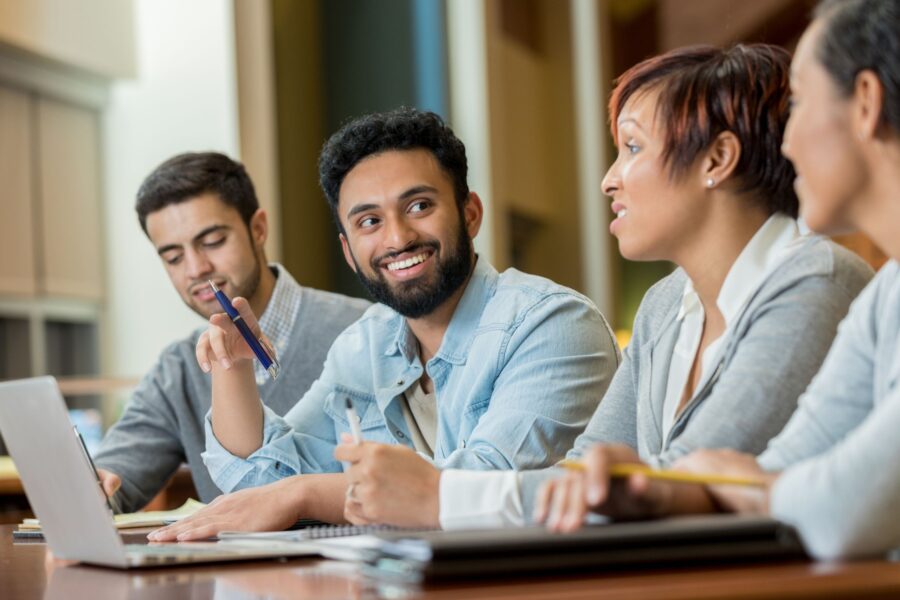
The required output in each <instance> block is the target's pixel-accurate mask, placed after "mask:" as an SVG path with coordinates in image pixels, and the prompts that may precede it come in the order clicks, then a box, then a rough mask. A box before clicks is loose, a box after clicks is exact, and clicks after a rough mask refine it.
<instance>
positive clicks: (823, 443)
mask: <svg viewBox="0 0 900 600" xmlns="http://www.w3.org/2000/svg"><path fill="white" fill-rule="evenodd" d="M898 380H900V265H898V263H897V262H896V261H892V262H889V263H888V264H886V265H885V266H884V267H883V268H882V269H881V271H880V272H879V273H878V276H877V277H876V278H875V279H874V280H873V281H872V283H871V284H870V285H869V286H868V287H867V288H866V289H865V291H863V293H862V294H860V296H859V298H858V299H857V300H856V302H854V304H853V306H852V307H851V309H850V314H849V315H848V316H847V318H846V319H845V320H844V321H843V322H842V323H841V325H840V329H839V331H838V336H837V339H835V342H834V345H833V346H832V348H831V351H830V352H829V353H828V357H827V358H826V359H825V363H824V364H823V365H822V370H821V371H820V372H819V374H818V375H816V377H815V379H814V380H813V381H812V383H811V384H810V386H809V389H808V390H807V391H806V393H805V394H803V396H802V397H801V398H800V406H799V408H798V409H797V412H796V413H795V414H794V416H793V417H791V420H790V421H789V422H788V424H787V426H786V427H785V428H784V431H782V432H781V433H780V434H779V435H778V437H776V438H775V439H773V440H772V442H771V443H770V444H769V447H768V449H767V450H766V451H765V452H764V453H763V454H762V456H760V457H759V462H760V464H761V465H762V467H763V468H765V469H767V470H771V471H781V470H783V469H785V468H786V469H787V470H785V471H784V472H783V473H782V475H781V477H779V479H778V481H777V482H776V483H775V486H774V488H773V490H772V494H771V497H770V509H771V512H772V515H773V516H775V517H776V518H778V519H781V520H784V521H787V522H790V523H792V524H794V525H795V526H797V528H798V529H799V531H800V533H801V535H802V537H803V540H804V542H805V544H806V546H807V549H808V550H809V551H810V552H811V553H812V554H813V555H814V556H816V557H819V558H836V557H848V556H863V555H871V554H883V553H885V552H887V551H888V550H890V549H893V548H896V547H900V513H898V511H900V467H898V462H900V386H898Z"/></svg>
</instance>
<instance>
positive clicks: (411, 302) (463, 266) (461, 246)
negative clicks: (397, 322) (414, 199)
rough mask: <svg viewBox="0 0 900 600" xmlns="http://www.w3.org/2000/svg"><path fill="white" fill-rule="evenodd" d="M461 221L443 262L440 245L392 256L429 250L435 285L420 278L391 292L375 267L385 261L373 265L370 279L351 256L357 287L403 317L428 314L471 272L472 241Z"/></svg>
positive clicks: (417, 247)
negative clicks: (433, 264) (357, 277)
mask: <svg viewBox="0 0 900 600" xmlns="http://www.w3.org/2000/svg"><path fill="white" fill-rule="evenodd" d="M460 221H461V222H460V226H459V233H458V234H457V236H456V246H455V248H454V249H453V252H452V253H450V254H448V255H447V256H446V258H444V259H443V260H441V245H440V243H438V242H436V241H429V242H425V243H422V244H416V245H415V246H410V247H408V248H404V249H403V250H401V251H400V252H396V253H394V255H398V256H399V255H400V254H401V253H404V252H410V253H415V252H416V251H417V250H424V249H425V248H431V249H432V251H433V256H434V259H435V281H423V279H422V278H421V277H420V278H417V279H415V280H413V281H401V282H399V283H398V284H397V287H396V289H391V286H390V285H389V284H388V282H387V279H386V278H385V276H384V274H383V273H382V272H381V269H380V268H379V266H378V265H377V264H374V263H376V262H381V261H383V260H384V259H385V258H388V257H380V258H379V259H377V261H373V264H372V270H373V271H374V272H375V276H374V277H369V276H368V275H366V274H365V273H363V270H362V269H361V268H360V267H359V263H358V262H357V261H356V257H355V256H354V257H353V262H354V263H356V274H357V276H359V281H360V283H362V284H363V287H365V288H366V291H368V292H369V295H370V296H371V297H372V298H373V299H374V300H375V302H380V303H381V304H384V305H386V306H388V307H390V308H392V309H394V310H395V311H397V312H398V313H400V314H401V315H403V316H404V317H407V318H409V319H418V318H419V317H424V316H425V315H428V314H431V313H432V312H433V311H434V310H435V309H436V308H437V307H439V306H440V305H441V304H443V303H444V302H445V301H446V300H447V299H448V298H450V296H452V295H453V294H454V293H455V292H456V291H457V290H458V289H459V288H460V286H462V284H464V283H465V282H466V279H467V278H468V277H469V273H471V271H472V238H470V237H469V232H468V231H466V228H465V227H463V225H462V219H460Z"/></svg>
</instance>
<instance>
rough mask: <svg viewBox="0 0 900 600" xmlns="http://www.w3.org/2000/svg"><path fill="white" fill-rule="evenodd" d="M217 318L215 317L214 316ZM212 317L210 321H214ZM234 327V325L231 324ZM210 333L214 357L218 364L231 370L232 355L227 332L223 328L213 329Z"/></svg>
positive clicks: (210, 344)
mask: <svg viewBox="0 0 900 600" xmlns="http://www.w3.org/2000/svg"><path fill="white" fill-rule="evenodd" d="M213 317H215V315H213ZM213 317H210V320H212V319H213ZM231 327H234V324H233V323H232V324H231ZM208 331H209V347H210V349H211V350H212V356H213V358H214V360H215V361H216V362H218V363H219V364H220V365H222V366H223V367H224V368H226V369H230V368H231V362H232V360H231V353H230V352H229V351H228V345H227V344H226V343H225V330H224V329H223V328H222V327H216V328H211V329H209V330H208Z"/></svg>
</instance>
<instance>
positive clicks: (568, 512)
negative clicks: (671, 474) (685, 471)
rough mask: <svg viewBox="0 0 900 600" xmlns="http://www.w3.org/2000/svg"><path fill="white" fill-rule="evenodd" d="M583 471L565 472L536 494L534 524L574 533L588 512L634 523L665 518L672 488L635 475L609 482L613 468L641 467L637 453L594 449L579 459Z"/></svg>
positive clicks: (615, 447) (619, 448)
mask: <svg viewBox="0 0 900 600" xmlns="http://www.w3.org/2000/svg"><path fill="white" fill-rule="evenodd" d="M582 463H583V464H584V467H585V469H584V471H580V472H569V473H566V474H565V475H563V476H561V477H559V478H557V479H554V480H552V481H549V482H547V483H545V484H544V485H543V486H542V487H541V489H540V490H539V491H538V498H537V502H536V505H535V512H534V520H535V521H536V522H538V523H545V524H546V525H547V528H548V529H551V530H553V531H575V530H576V529H578V528H580V527H581V525H582V524H583V523H584V518H585V516H586V515H587V513H588V512H597V513H601V514H604V515H608V516H611V517H615V518H623V519H636V518H642V517H653V516H658V515H661V514H665V513H666V512H667V511H668V510H669V503H670V501H671V498H672V495H673V491H674V490H673V486H672V485H671V484H667V483H664V482H658V481H650V480H649V479H648V478H647V477H646V476H645V475H641V474H636V475H632V476H630V477H628V478H627V479H626V480H612V478H611V477H610V474H609V473H610V468H611V467H612V466H613V465H614V464H620V463H638V464H641V461H640V458H639V457H638V455H637V453H636V452H635V451H634V450H633V449H631V448H629V447H628V446H624V445H602V444H601V445H596V446H594V447H593V448H591V449H590V450H588V451H587V452H586V453H585V455H584V457H582Z"/></svg>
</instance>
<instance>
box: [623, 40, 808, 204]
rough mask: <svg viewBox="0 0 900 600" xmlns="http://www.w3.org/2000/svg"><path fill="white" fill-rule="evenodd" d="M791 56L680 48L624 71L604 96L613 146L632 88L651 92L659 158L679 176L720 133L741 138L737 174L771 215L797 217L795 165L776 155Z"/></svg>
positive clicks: (775, 50)
mask: <svg viewBox="0 0 900 600" xmlns="http://www.w3.org/2000/svg"><path fill="white" fill-rule="evenodd" d="M790 62H791V57H790V54H789V53H788V52H787V50H785V49H784V48H780V47H778V46H772V45H769V44H751V45H743V44H739V45H737V46H734V47H733V48H730V49H728V50H722V49H720V48H715V47H713V46H689V47H685V48H678V49H676V50H672V51H670V52H667V53H665V54H662V55H660V56H656V57H653V58H650V59H647V60H645V61H643V62H640V63H638V64H637V65H635V66H633V67H631V68H630V69H628V70H627V71H626V72H625V73H623V74H622V75H621V76H620V77H619V78H618V80H617V81H616V87H615V89H614V90H613V92H612V96H611V97H610V100H609V115H610V129H611V131H612V136H613V139H614V140H615V141H616V143H617V144H618V126H617V121H618V116H619V114H620V113H621V112H622V108H623V107H624V106H625V103H626V102H628V100H629V99H630V98H631V97H632V96H634V95H635V94H637V93H640V92H646V91H651V90H652V91H655V92H657V93H658V94H659V95H658V99H657V105H656V117H657V119H658V120H659V122H660V123H662V124H663V127H662V128H661V129H662V131H663V132H664V139H665V151H664V153H663V159H664V160H665V162H666V164H667V165H668V166H669V167H670V169H671V172H672V175H673V176H677V175H678V174H680V173H683V172H684V171H685V170H686V169H687V168H688V167H689V166H690V165H692V164H693V163H694V161H695V160H696V159H697V156H698V155H699V154H700V153H701V152H703V151H704V150H706V149H707V148H709V146H710V145H711V144H712V143H713V141H715V139H716V137H717V136H718V135H719V134H720V133H722V132H723V131H730V132H732V133H733V134H734V135H735V136H736V137H737V138H738V140H739V141H740V144H741V157H740V160H739V162H738V165H737V167H736V169H735V176H736V177H737V178H738V180H739V181H740V182H741V191H742V192H752V193H755V194H756V195H758V196H759V197H760V198H761V199H762V200H763V201H764V202H765V203H766V208H767V209H768V211H769V213H770V214H771V213H775V212H782V213H786V214H788V215H791V216H793V217H796V216H797V212H798V209H799V203H798V200H797V195H796V193H795V192H794V188H793V181H794V177H795V174H794V169H793V167H792V165H791V163H790V161H788V160H787V159H786V158H784V157H783V156H782V155H781V142H782V138H783V137H784V128H785V125H786V124H787V119H788V112H789V99H790V88H789V84H788V82H789V72H790Z"/></svg>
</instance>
